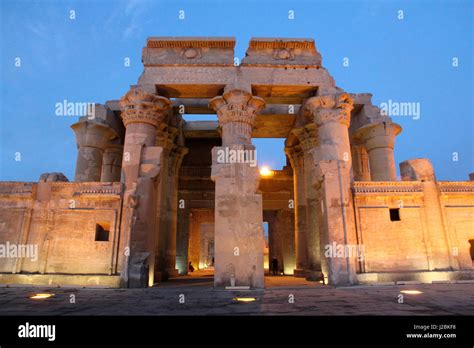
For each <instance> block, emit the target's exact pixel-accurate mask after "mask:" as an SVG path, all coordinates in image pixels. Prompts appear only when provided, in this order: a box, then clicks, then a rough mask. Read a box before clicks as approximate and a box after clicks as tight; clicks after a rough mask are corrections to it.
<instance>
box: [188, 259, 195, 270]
mask: <svg viewBox="0 0 474 348" xmlns="http://www.w3.org/2000/svg"><path fill="white" fill-rule="evenodd" d="M188 271H189V272H194V266H193V263H192V262H191V261H189V265H188Z"/></svg>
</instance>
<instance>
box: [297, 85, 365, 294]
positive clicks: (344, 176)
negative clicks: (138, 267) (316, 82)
mask: <svg viewBox="0 0 474 348" xmlns="http://www.w3.org/2000/svg"><path fill="white" fill-rule="evenodd" d="M305 106H306V108H307V109H308V110H309V111H310V112H311V114H312V115H313V117H314V122H315V123H316V126H317V127H318V140H319V144H320V145H319V148H318V149H313V150H311V152H312V154H313V161H314V164H316V166H315V168H314V169H313V170H312V172H313V173H314V177H313V184H314V185H315V186H316V188H317V189H318V197H319V199H320V202H319V204H318V213H319V216H320V218H319V219H318V220H319V230H320V237H321V239H320V243H321V253H322V255H324V257H322V258H321V261H322V265H321V266H322V271H323V273H324V275H325V277H327V278H328V283H329V284H332V285H348V284H353V283H355V282H356V265H357V255H348V254H346V255H343V257H340V256H341V255H336V254H328V253H326V247H327V246H330V245H334V243H335V244H336V245H342V246H347V245H353V244H355V243H356V234H355V220H354V210H353V205H352V204H353V203H352V192H351V149H350V143H349V132H348V127H349V123H350V117H351V110H352V108H353V101H352V99H351V98H350V97H349V95H347V94H345V93H344V94H327V95H321V96H317V97H313V98H310V99H308V100H307V102H306V104H305Z"/></svg>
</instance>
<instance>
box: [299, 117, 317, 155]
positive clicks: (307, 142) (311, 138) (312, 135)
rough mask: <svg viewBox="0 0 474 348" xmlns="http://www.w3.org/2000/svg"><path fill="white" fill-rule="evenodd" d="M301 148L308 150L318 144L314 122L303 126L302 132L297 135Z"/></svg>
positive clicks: (304, 150)
mask: <svg viewBox="0 0 474 348" xmlns="http://www.w3.org/2000/svg"><path fill="white" fill-rule="evenodd" d="M298 138H299V140H300V145H301V149H302V150H303V152H308V151H309V150H311V149H314V148H316V147H317V146H318V131H317V128H316V125H315V124H314V123H312V124H308V125H306V126H304V127H303V129H302V132H301V133H300V134H299V136H298Z"/></svg>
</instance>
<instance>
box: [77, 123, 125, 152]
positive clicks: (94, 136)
mask: <svg viewBox="0 0 474 348" xmlns="http://www.w3.org/2000/svg"><path fill="white" fill-rule="evenodd" d="M71 128H72V130H73V131H74V133H75V134H76V142H77V145H78V147H94V148H98V149H101V150H102V151H103V150H104V149H105V147H106V146H107V145H108V144H109V141H110V140H113V139H115V138H117V137H118V134H117V132H115V131H114V130H113V129H112V128H111V127H109V126H107V125H105V124H102V123H97V122H91V121H79V122H77V123H74V124H73V125H72V126H71Z"/></svg>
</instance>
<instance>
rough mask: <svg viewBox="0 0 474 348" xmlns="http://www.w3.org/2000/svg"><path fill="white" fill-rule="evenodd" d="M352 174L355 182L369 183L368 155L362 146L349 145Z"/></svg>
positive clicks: (353, 142) (356, 144)
mask: <svg viewBox="0 0 474 348" xmlns="http://www.w3.org/2000/svg"><path fill="white" fill-rule="evenodd" d="M351 154H352V172H353V174H354V180H355V181H370V168H369V154H368V153H367V150H366V148H365V146H364V145H363V144H360V143H359V142H357V141H355V140H354V141H352V143H351Z"/></svg>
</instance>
